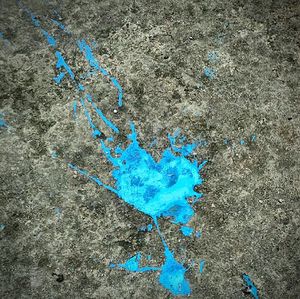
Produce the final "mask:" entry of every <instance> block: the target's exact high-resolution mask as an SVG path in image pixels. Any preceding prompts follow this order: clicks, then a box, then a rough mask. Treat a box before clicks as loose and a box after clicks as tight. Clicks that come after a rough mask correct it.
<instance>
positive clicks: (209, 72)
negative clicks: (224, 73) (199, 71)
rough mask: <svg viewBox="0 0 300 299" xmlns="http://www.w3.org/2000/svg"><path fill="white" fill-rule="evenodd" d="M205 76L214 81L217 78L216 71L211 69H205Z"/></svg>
mask: <svg viewBox="0 0 300 299" xmlns="http://www.w3.org/2000/svg"><path fill="white" fill-rule="evenodd" d="M203 73H204V76H205V77H207V78H208V79H209V80H212V79H213V78H214V77H215V71H214V70H213V69H212V68H210V67H205V68H204V70H203Z"/></svg>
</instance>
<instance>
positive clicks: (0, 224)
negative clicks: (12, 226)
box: [0, 223, 6, 232]
mask: <svg viewBox="0 0 300 299" xmlns="http://www.w3.org/2000/svg"><path fill="white" fill-rule="evenodd" d="M5 228H6V225H5V224H3V223H0V232H2V231H3V230H4V229H5Z"/></svg>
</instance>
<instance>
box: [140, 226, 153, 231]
mask: <svg viewBox="0 0 300 299" xmlns="http://www.w3.org/2000/svg"><path fill="white" fill-rule="evenodd" d="M152 229H153V225H152V224H148V225H147V226H141V227H140V228H139V231H142V232H151V231H152Z"/></svg>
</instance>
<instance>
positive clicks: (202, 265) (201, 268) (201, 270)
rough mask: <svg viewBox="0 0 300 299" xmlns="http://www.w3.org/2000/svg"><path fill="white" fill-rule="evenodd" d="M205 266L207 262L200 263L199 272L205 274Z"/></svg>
mask: <svg viewBox="0 0 300 299" xmlns="http://www.w3.org/2000/svg"><path fill="white" fill-rule="evenodd" d="M204 266H205V260H201V261H200V263H199V272H200V273H203V270H204Z"/></svg>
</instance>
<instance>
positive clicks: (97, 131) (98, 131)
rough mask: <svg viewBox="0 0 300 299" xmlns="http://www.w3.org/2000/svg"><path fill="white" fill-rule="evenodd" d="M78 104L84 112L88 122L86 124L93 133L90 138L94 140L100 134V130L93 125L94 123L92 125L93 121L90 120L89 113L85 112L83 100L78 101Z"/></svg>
mask: <svg viewBox="0 0 300 299" xmlns="http://www.w3.org/2000/svg"><path fill="white" fill-rule="evenodd" d="M80 103H81V106H82V108H83V110H84V114H85V117H86V119H87V120H88V123H89V125H90V127H91V129H92V131H93V134H92V136H93V137H94V138H96V137H99V136H100V135H101V134H102V133H101V132H100V130H99V129H98V128H97V127H96V126H95V125H94V123H93V121H92V118H91V116H90V113H89V112H88V110H87V108H86V106H85V104H84V100H83V99H80Z"/></svg>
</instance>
